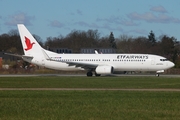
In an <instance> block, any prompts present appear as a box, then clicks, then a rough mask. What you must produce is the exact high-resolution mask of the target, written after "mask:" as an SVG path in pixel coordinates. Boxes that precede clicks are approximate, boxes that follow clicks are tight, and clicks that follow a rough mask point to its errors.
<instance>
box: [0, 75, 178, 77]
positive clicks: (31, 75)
mask: <svg viewBox="0 0 180 120" xmlns="http://www.w3.org/2000/svg"><path fill="white" fill-rule="evenodd" d="M40 76H57V77H60V76H64V77H73V76H74V77H76V76H82V77H83V76H84V77H86V75H85V74H0V77H40ZM121 76H123V77H126V76H127V77H131V76H132V77H156V76H155V74H112V75H103V76H100V77H121ZM92 77H96V76H92ZM160 77H180V75H172V74H161V75H160Z"/></svg>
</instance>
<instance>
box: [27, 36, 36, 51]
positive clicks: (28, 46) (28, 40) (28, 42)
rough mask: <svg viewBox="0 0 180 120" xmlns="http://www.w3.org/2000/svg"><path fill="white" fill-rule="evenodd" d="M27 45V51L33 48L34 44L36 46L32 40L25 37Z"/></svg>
mask: <svg viewBox="0 0 180 120" xmlns="http://www.w3.org/2000/svg"><path fill="white" fill-rule="evenodd" d="M25 43H26V46H27V48H25V50H26V51H28V50H30V49H31V48H32V46H33V44H35V43H34V42H33V43H31V41H30V39H29V38H27V37H25Z"/></svg>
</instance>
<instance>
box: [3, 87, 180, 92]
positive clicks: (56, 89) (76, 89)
mask: <svg viewBox="0 0 180 120" xmlns="http://www.w3.org/2000/svg"><path fill="white" fill-rule="evenodd" d="M0 90H1V91H3V90H9V91H11V90H12V91H13V90H22V91H23V90H30V91H31V90H32V91H33V90H35V91H36V90H37V91H44V90H48V91H50V90H52V91H154V92H161V91H162V92H180V89H156V88H155V89H123V88H0Z"/></svg>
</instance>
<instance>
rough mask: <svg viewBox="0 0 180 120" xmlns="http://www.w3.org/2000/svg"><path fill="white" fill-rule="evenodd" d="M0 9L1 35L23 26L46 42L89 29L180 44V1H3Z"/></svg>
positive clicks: (0, 0)
mask: <svg viewBox="0 0 180 120" xmlns="http://www.w3.org/2000/svg"><path fill="white" fill-rule="evenodd" d="M0 8H1V9H0V34H3V33H8V32H9V31H10V30H11V29H17V24H20V23H21V24H25V26H26V27H27V28H28V29H29V31H30V32H31V33H33V34H36V35H38V36H40V37H41V38H42V39H43V40H44V41H45V40H46V38H47V37H50V36H51V37H58V36H59V35H63V36H66V35H67V34H69V33H70V32H71V31H72V30H85V31H87V30H89V29H92V30H98V31H99V33H100V35H101V37H104V36H109V35H110V32H113V33H114V36H115V37H116V38H118V37H119V36H120V35H124V34H125V35H128V36H133V37H137V36H145V37H147V36H148V34H149V32H150V31H151V30H152V31H153V32H154V33H155V36H156V37H159V36H160V35H168V36H169V37H172V36H174V37H175V38H177V39H178V40H180V12H179V9H180V0H0Z"/></svg>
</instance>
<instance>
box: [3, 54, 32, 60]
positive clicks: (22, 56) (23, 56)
mask: <svg viewBox="0 0 180 120" xmlns="http://www.w3.org/2000/svg"><path fill="white" fill-rule="evenodd" d="M4 54H5V55H10V56H15V57H19V58H28V59H29V58H30V59H32V58H33V57H32V56H26V55H18V54H11V53H4Z"/></svg>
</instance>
